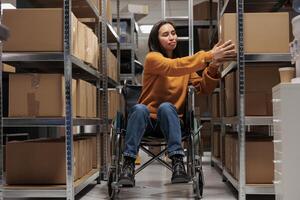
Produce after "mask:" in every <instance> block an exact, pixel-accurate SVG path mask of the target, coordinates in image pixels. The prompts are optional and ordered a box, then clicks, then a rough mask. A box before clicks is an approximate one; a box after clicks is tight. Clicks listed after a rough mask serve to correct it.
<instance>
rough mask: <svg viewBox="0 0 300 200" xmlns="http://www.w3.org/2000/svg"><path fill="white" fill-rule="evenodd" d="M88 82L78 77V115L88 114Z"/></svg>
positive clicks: (84, 115)
mask: <svg viewBox="0 0 300 200" xmlns="http://www.w3.org/2000/svg"><path fill="white" fill-rule="evenodd" d="M86 100H87V82H86V81H84V80H81V79H77V87H76V109H77V112H76V116H77V117H86V116H87V101H86Z"/></svg>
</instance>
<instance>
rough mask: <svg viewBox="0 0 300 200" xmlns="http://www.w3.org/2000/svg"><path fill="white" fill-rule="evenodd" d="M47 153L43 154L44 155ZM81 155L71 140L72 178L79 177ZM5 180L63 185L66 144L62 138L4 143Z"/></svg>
mask: <svg viewBox="0 0 300 200" xmlns="http://www.w3.org/2000/svg"><path fill="white" fill-rule="evenodd" d="M45 155H46V156H45ZM79 156H81V152H80V154H79V151H78V141H74V165H75V167H74V169H75V170H74V180H77V179H78V178H80V176H79V173H78V168H80V162H77V161H80V159H78V157H79ZM6 183H7V184H9V185H13V184H66V160H65V143H64V141H63V140H36V141H34V140H32V141H20V142H16V141H15V142H9V143H8V144H7V146H6Z"/></svg>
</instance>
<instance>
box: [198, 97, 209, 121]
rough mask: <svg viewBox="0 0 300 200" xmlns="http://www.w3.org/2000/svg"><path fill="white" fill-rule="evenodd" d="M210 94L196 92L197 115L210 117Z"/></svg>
mask: <svg viewBox="0 0 300 200" xmlns="http://www.w3.org/2000/svg"><path fill="white" fill-rule="evenodd" d="M210 103H211V102H210V98H209V95H203V94H201V95H198V94H195V116H199V117H200V116H201V117H209V116H210V115H211V108H210Z"/></svg>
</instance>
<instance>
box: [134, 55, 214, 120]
mask: <svg viewBox="0 0 300 200" xmlns="http://www.w3.org/2000/svg"><path fill="white" fill-rule="evenodd" d="M211 58H212V55H211V53H210V52H204V51H200V52H198V53H196V54H194V55H192V56H187V57H182V58H176V59H170V58H166V57H164V56H163V55H162V54H161V53H158V52H150V53H148V54H147V56H146V59H145V64H144V77H143V89H142V94H141V96H140V98H139V101H138V102H139V103H141V104H144V105H146V106H147V107H148V109H149V111H150V116H151V117H152V118H154V119H156V118H157V109H158V107H159V105H160V104H161V103H163V102H170V103H172V104H173V105H175V107H176V108H177V111H178V114H179V116H182V114H183V111H184V103H185V99H186V94H187V89H188V85H189V84H191V85H193V86H194V87H195V88H196V89H197V91H198V93H201V94H207V93H211V92H212V91H213V90H214V89H215V87H216V86H217V83H218V80H219V79H218V78H219V77H216V78H213V77H210V76H209V75H208V73H207V68H206V69H204V68H205V66H206V62H207V61H210V60H211ZM203 69H204V71H203V76H202V77H200V76H198V74H197V73H196V71H198V70H203Z"/></svg>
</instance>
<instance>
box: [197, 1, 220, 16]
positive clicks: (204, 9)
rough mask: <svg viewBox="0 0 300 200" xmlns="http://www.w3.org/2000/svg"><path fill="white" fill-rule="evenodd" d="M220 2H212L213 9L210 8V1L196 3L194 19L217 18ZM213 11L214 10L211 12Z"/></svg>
mask: <svg viewBox="0 0 300 200" xmlns="http://www.w3.org/2000/svg"><path fill="white" fill-rule="evenodd" d="M217 9H218V4H217V3H216V2H213V3H212V10H211V9H210V3H209V1H204V2H201V3H198V4H196V5H194V9H193V10H194V20H208V19H217ZM211 11H212V12H211Z"/></svg>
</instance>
